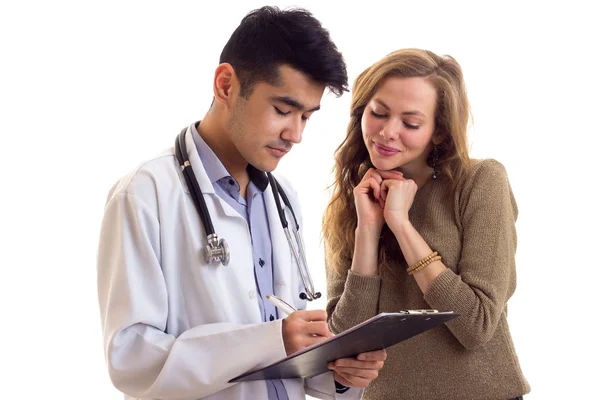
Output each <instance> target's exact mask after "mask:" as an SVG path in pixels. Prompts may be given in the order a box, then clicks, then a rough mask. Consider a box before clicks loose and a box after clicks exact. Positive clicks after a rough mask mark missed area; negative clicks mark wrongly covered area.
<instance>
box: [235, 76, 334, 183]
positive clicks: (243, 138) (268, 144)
mask: <svg viewBox="0 0 600 400" xmlns="http://www.w3.org/2000/svg"><path fill="white" fill-rule="evenodd" d="M279 78H280V79H279V83H280V85H277V86H273V85H271V84H269V83H266V82H259V83H257V84H256V85H255V86H254V89H253V91H252V93H251V94H250V96H249V97H248V98H243V97H241V96H240V97H238V98H237V99H236V102H235V106H234V108H233V109H232V110H231V114H230V118H229V121H228V126H227V128H228V132H229V135H230V141H231V144H233V146H234V147H235V148H236V150H237V152H238V153H239V155H240V156H241V157H242V158H243V159H245V160H246V161H247V162H248V164H251V165H252V166H254V167H255V168H257V169H259V170H261V171H265V172H270V171H273V170H274V169H275V168H276V167H277V164H279V160H281V158H282V157H283V156H284V155H285V154H287V152H288V151H290V150H291V149H292V146H293V145H294V144H296V143H300V141H301V140H302V132H303V131H304V127H305V125H306V121H307V120H308V118H309V117H310V116H311V115H312V113H313V112H315V111H317V110H318V109H319V107H320V106H319V104H320V102H321V98H322V97H323V92H324V90H325V85H324V84H321V83H317V82H315V81H314V80H312V78H310V77H309V76H308V75H305V74H304V73H302V72H299V71H297V70H295V69H293V68H291V67H289V66H286V65H283V66H281V67H279Z"/></svg>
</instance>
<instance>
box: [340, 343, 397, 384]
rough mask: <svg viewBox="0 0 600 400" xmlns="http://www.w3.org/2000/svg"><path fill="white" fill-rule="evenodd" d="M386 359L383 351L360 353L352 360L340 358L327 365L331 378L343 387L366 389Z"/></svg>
mask: <svg viewBox="0 0 600 400" xmlns="http://www.w3.org/2000/svg"><path fill="white" fill-rule="evenodd" d="M386 357H387V353H386V352H385V350H377V351H370V352H368V353H361V354H359V355H357V356H356V357H354V358H340V359H339V360H335V361H333V362H330V363H329V364H328V367H329V369H331V370H333V371H334V372H333V377H334V379H335V380H336V381H337V382H338V383H341V384H342V385H344V386H349V387H367V386H369V383H371V381H372V380H373V379H375V378H377V376H378V375H379V370H380V369H381V368H382V367H383V362H384V361H385V359H386Z"/></svg>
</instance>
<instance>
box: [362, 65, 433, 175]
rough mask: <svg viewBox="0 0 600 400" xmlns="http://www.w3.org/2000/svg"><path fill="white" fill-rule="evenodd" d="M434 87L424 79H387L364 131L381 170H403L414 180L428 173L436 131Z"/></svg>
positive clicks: (367, 109)
mask: <svg viewBox="0 0 600 400" xmlns="http://www.w3.org/2000/svg"><path fill="white" fill-rule="evenodd" d="M436 100H437V95H436V91H435V89H434V87H433V86H432V85H431V84H430V83H429V82H427V81H426V80H425V79H424V78H420V77H416V78H397V77H391V78H387V79H386V80H385V81H384V83H383V85H382V86H381V87H380V88H379V90H377V92H375V95H374V96H373V97H372V98H371V100H370V101H369V103H367V106H366V107H365V110H364V112H363V115H362V119H361V127H362V132H363V139H364V141H365V146H367V150H368V151H369V155H370V157H371V162H372V163H373V165H374V166H375V168H377V169H382V170H391V169H399V170H400V171H401V172H403V173H404V175H405V176H406V177H409V178H412V177H414V176H416V175H421V174H423V172H427V171H429V170H430V168H429V167H428V166H427V156H428V155H429V151H430V142H431V138H432V137H433V133H434V130H435V105H436Z"/></svg>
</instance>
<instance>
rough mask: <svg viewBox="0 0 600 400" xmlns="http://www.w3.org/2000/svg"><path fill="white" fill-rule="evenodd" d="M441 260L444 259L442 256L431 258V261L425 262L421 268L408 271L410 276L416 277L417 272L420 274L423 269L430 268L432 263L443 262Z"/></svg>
mask: <svg viewBox="0 0 600 400" xmlns="http://www.w3.org/2000/svg"><path fill="white" fill-rule="evenodd" d="M441 259H442V256H435V257H433V258H430V259H429V261H427V262H425V263H424V264H422V265H421V266H420V267H417V268H415V269H412V270H410V271H408V274H409V275H414V274H416V273H417V272H419V271H420V270H422V269H423V268H425V267H426V266H428V265H429V264H431V263H432V262H434V261H438V260H441Z"/></svg>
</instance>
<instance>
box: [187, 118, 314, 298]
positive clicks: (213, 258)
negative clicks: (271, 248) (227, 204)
mask: <svg viewBox="0 0 600 400" xmlns="http://www.w3.org/2000/svg"><path fill="white" fill-rule="evenodd" d="M186 130H187V128H186V129H183V130H182V131H181V133H180V134H179V135H177V139H176V140H175V156H176V157H177V161H178V162H179V166H180V168H181V171H182V172H183V176H184V178H185V181H186V183H187V185H188V188H189V191H190V194H191V196H192V200H193V201H194V205H195V206H196V209H197V210H198V214H200V220H201V221H202V225H203V226H204V230H205V231H206V240H207V242H208V244H207V245H206V247H205V248H204V259H205V261H206V263H219V262H220V263H221V264H223V265H227V264H229V259H230V251H229V246H228V245H227V242H226V241H225V239H220V240H219V235H217V234H216V233H215V228H214V226H213V224H212V219H211V218H210V214H209V213H208V208H207V207H206V202H205V201H204V196H203V194H202V190H201V189H200V185H199V184H198V181H197V180H196V175H195V174H194V170H193V169H192V164H191V163H190V160H189V157H188V153H187V146H186V144H185V132H186ZM266 174H267V178H268V179H269V184H270V186H271V189H272V190H273V197H274V198H275V203H276V205H277V212H278V214H279V219H280V220H281V226H282V227H283V231H284V232H285V236H286V238H287V241H288V243H289V245H290V249H291V250H292V253H293V254H294V258H295V259H296V264H297V265H298V272H299V273H300V277H301V278H302V283H303V284H304V289H305V291H306V293H300V298H301V299H302V300H309V301H312V300H316V299H318V298H319V297H321V293H320V292H315V287H314V285H313V281H312V278H311V276H310V271H309V270H308V263H307V262H306V254H305V252H304V243H303V241H302V237H301V236H300V225H298V220H297V219H296V214H295V213H294V209H293V208H292V205H291V204H290V200H289V199H288V197H287V196H286V194H285V192H284V191H283V189H282V187H281V185H279V182H277V180H275V178H274V177H273V175H272V174H271V173H270V172H267V173H266ZM280 198H281V199H283V203H284V204H285V206H286V207H287V208H289V210H290V211H291V213H292V216H293V217H294V222H295V228H296V229H294V230H292V232H293V235H294V238H295V239H296V243H294V241H293V240H292V233H290V229H289V227H288V222H287V218H286V217H285V210H284V209H283V207H282V206H281V200H280Z"/></svg>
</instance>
